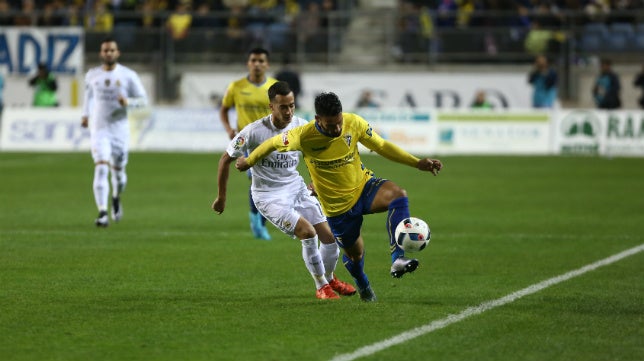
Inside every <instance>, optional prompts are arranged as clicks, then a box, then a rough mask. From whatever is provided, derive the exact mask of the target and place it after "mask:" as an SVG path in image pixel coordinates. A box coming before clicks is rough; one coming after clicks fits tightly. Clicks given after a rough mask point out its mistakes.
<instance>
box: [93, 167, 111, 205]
mask: <svg viewBox="0 0 644 361" xmlns="http://www.w3.org/2000/svg"><path fill="white" fill-rule="evenodd" d="M109 171H110V167H109V166H108V165H107V164H97V165H96V167H94V200H95V201H96V207H97V208H98V210H99V212H100V211H107V195H108V194H109V191H110V185H109V182H108V181H107V176H108V173H109Z"/></svg>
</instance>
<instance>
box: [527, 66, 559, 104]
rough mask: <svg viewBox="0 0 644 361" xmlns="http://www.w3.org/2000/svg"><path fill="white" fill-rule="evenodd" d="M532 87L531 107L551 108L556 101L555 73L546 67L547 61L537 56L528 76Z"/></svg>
mask: <svg viewBox="0 0 644 361" xmlns="http://www.w3.org/2000/svg"><path fill="white" fill-rule="evenodd" d="M528 83H530V85H532V106H533V107H534V108H552V107H553V106H554V104H555V101H556V100H557V72H556V71H555V70H554V69H553V68H551V67H550V66H549V65H548V59H547V58H546V57H545V56H543V55H539V56H537V57H536V58H535V60H534V68H533V70H532V71H531V72H530V74H529V75H528Z"/></svg>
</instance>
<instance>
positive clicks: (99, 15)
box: [85, 1, 114, 33]
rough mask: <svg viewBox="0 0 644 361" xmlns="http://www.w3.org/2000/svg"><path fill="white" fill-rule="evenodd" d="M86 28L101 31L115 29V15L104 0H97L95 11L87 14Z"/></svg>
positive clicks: (108, 31) (105, 31) (106, 31)
mask: <svg viewBox="0 0 644 361" xmlns="http://www.w3.org/2000/svg"><path fill="white" fill-rule="evenodd" d="M85 29H87V30H90V31H93V32H101V33H110V32H112V30H113V29H114V15H112V13H111V12H110V11H109V10H108V9H107V6H106V5H105V3H104V2H103V1H96V2H95V3H94V11H92V12H89V13H87V14H86V15H85Z"/></svg>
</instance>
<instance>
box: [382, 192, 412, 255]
mask: <svg viewBox="0 0 644 361" xmlns="http://www.w3.org/2000/svg"><path fill="white" fill-rule="evenodd" d="M408 217H409V199H408V198H407V197H400V198H396V199H394V200H393V201H391V203H389V212H388V213H387V229H388V231H389V248H390V250H391V262H394V261H395V260H396V259H397V258H399V257H403V256H404V255H405V251H403V250H402V249H400V248H399V247H396V239H395V236H394V235H395V234H396V226H398V223H400V221H402V220H403V219H405V218H408Z"/></svg>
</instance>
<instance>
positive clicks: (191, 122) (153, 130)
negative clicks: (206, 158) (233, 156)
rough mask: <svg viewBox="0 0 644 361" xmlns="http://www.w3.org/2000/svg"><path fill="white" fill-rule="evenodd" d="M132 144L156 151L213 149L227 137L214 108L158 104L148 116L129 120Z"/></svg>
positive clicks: (220, 148) (221, 147) (220, 147)
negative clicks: (159, 105)
mask: <svg viewBox="0 0 644 361" xmlns="http://www.w3.org/2000/svg"><path fill="white" fill-rule="evenodd" d="M131 129H132V132H131V136H132V142H133V148H134V149H138V150H158V151H173V150H174V151H213V152H214V151H216V152H221V151H224V150H225V149H226V147H227V146H228V143H229V142H230V139H228V134H227V133H226V131H225V130H224V127H223V126H222V125H221V121H220V119H219V112H218V111H217V110H216V109H213V108H202V109H183V108H157V109H155V110H154V112H152V114H151V115H150V117H149V118H146V119H142V120H137V121H134V122H132V126H131Z"/></svg>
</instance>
